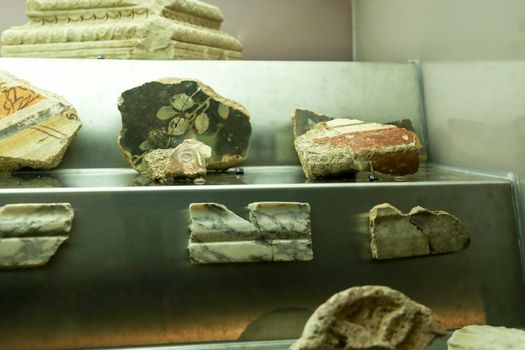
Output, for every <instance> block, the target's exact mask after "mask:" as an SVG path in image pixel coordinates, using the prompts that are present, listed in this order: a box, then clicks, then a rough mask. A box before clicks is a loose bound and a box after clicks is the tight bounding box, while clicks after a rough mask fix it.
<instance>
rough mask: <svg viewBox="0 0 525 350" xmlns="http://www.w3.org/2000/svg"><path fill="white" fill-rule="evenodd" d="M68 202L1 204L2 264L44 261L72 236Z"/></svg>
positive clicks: (26, 264)
mask: <svg viewBox="0 0 525 350" xmlns="http://www.w3.org/2000/svg"><path fill="white" fill-rule="evenodd" d="M73 216H74V212H73V208H72V207H71V205H70V204H69V203H52V204H10V205H5V206H3V207H1V208H0V268H4V269H11V268H25V267H37V266H42V265H45V264H46V263H47V262H48V261H49V259H50V258H51V257H52V256H53V255H54V254H55V253H56V251H57V250H58V248H59V247H60V246H61V244H62V243H64V242H65V241H66V240H67V239H68V238H69V232H70V231H71V226H72V221H73Z"/></svg>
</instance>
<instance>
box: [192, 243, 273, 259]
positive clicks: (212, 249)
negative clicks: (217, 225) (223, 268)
mask: <svg viewBox="0 0 525 350" xmlns="http://www.w3.org/2000/svg"><path fill="white" fill-rule="evenodd" d="M188 248H189V251H190V259H191V261H192V263H194V264H195V263H196V264H211V263H213V264H220V263H242V262H257V261H273V248H272V245H271V243H268V242H266V241H263V240H259V241H236V242H210V243H195V242H193V241H192V240H190V242H189V243H188Z"/></svg>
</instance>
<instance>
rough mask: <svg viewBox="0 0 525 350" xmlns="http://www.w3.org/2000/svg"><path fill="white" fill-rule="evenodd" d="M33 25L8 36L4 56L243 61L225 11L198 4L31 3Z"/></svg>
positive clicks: (126, 0) (185, 0)
mask: <svg viewBox="0 0 525 350" xmlns="http://www.w3.org/2000/svg"><path fill="white" fill-rule="evenodd" d="M26 13H27V16H28V17H29V22H28V23H27V24H25V25H23V26H18V27H13V28H10V29H8V30H6V31H4V32H3V34H2V37H1V41H2V44H3V45H2V47H1V55H2V56H12V57H64V58H73V57H75V58H97V57H98V56H104V57H106V58H112V59H115V58H122V59H240V58H242V50H243V46H242V43H241V42H240V41H239V40H238V39H236V38H234V37H233V36H231V35H229V34H227V33H224V32H221V31H220V28H221V23H222V21H223V19H224V18H223V15H222V13H221V11H220V9H219V8H217V7H215V6H212V5H209V4H206V3H204V2H201V1H196V0H27V12H26Z"/></svg>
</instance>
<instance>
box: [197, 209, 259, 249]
mask: <svg viewBox="0 0 525 350" xmlns="http://www.w3.org/2000/svg"><path fill="white" fill-rule="evenodd" d="M189 229H190V232H191V239H192V240H193V241H195V242H221V241H244V240H255V239H259V238H261V234H260V232H259V230H257V228H256V227H255V226H254V225H253V224H252V223H250V222H249V221H247V220H244V219H243V218H241V217H240V216H238V215H236V214H235V213H234V212H232V211H231V210H229V209H228V208H226V207H225V206H224V205H222V204H217V203H192V204H190V227H189Z"/></svg>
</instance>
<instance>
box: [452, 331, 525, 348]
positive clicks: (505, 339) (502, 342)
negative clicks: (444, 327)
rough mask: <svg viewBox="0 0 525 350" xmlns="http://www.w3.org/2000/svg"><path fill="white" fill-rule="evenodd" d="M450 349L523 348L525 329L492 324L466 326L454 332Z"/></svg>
mask: <svg viewBox="0 0 525 350" xmlns="http://www.w3.org/2000/svg"><path fill="white" fill-rule="evenodd" d="M447 345H448V350H523V349H525V331H522V330H519V329H514V328H505V327H492V326H477V325H473V326H466V327H463V328H461V329H459V330H457V331H455V332H454V333H453V334H452V337H450V339H449V340H448V341H447Z"/></svg>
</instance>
